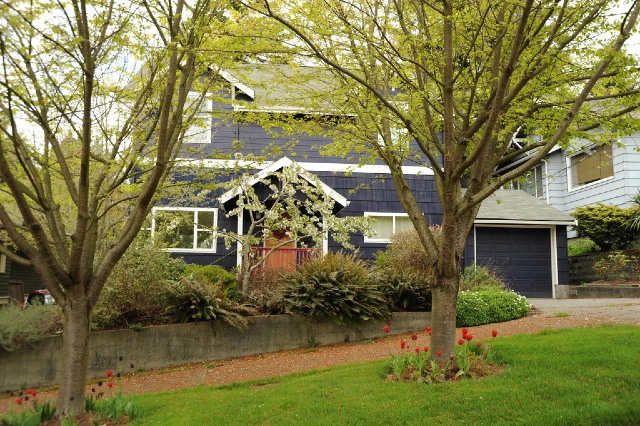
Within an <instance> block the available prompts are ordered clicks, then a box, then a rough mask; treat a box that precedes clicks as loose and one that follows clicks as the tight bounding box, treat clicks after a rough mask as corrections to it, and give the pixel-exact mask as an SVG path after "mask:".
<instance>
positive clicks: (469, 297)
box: [456, 290, 531, 327]
mask: <svg viewBox="0 0 640 426" xmlns="http://www.w3.org/2000/svg"><path fill="white" fill-rule="evenodd" d="M530 309H531V306H530V305H529V302H528V301H527V299H526V298H525V297H524V296H520V295H519V294H517V293H514V292H512V291H508V290H481V291H462V292H460V293H458V305H457V312H456V325H457V326H458V327H473V326H477V325H483V324H489V323H494V322H503V321H509V320H512V319H516V318H520V317H523V316H525V315H526V314H527V313H529V310H530Z"/></svg>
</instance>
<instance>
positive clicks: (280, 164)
mask: <svg viewBox="0 0 640 426" xmlns="http://www.w3.org/2000/svg"><path fill="white" fill-rule="evenodd" d="M288 167H293V168H294V170H295V171H296V172H297V173H298V176H300V177H301V178H303V179H304V180H306V181H307V182H309V183H310V184H311V185H313V186H315V187H317V188H320V189H321V190H322V192H324V193H325V194H326V195H327V196H329V197H331V198H332V199H333V200H334V201H335V202H336V203H338V204H340V205H341V206H342V207H343V208H344V207H346V206H348V205H349V201H347V199H346V198H345V197H343V196H342V195H340V194H339V193H338V192H336V190H334V189H333V188H331V187H330V186H329V185H327V184H325V183H324V182H322V181H321V180H320V179H318V178H317V177H316V176H314V175H312V174H311V173H309V172H307V171H306V170H305V169H303V168H302V167H301V166H299V165H298V164H297V163H296V162H295V161H293V160H291V159H290V158H289V157H282V158H281V159H279V160H278V161H274V162H273V163H271V164H270V165H269V166H267V167H265V168H264V169H262V170H260V171H259V172H258V173H256V174H255V175H253V177H251V179H249V180H248V181H247V183H248V184H249V185H250V186H253V185H255V184H256V183H258V182H259V181H260V180H262V179H264V178H266V177H268V176H269V175H270V174H272V173H275V172H277V171H278V170H282V169H284V168H288ZM241 191H242V188H234V189H230V190H229V191H227V192H225V193H224V194H222V195H221V196H220V197H219V198H218V200H219V201H220V204H222V205H224V204H225V203H226V202H228V201H230V200H231V199H233V198H235V197H237V196H238V195H240V192H241Z"/></svg>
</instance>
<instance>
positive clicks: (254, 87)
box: [221, 64, 337, 112]
mask: <svg viewBox="0 0 640 426" xmlns="http://www.w3.org/2000/svg"><path fill="white" fill-rule="evenodd" d="M221 75H222V76H223V77H224V78H226V79H227V80H230V81H231V82H234V83H235V82H237V83H240V84H237V85H236V86H237V87H238V88H240V89H241V90H245V89H249V90H245V92H247V91H248V92H249V93H246V94H247V95H249V96H250V97H252V98H253V100H252V101H248V102H243V103H237V104H236V107H237V108H238V109H248V110H268V111H280V112H288V111H307V112H327V111H334V110H335V105H332V104H331V103H330V100H331V98H332V97H331V95H330V93H331V91H332V90H335V88H336V87H337V85H336V81H335V79H334V77H333V76H332V75H331V74H330V73H329V72H328V71H326V70H325V69H323V68H320V67H309V66H294V65H282V64H235V65H233V67H232V68H228V69H225V70H224V71H223V72H221Z"/></svg>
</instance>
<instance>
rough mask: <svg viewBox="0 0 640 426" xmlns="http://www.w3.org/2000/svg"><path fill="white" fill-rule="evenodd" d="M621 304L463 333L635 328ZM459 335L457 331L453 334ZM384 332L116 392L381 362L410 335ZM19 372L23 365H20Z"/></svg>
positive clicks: (6, 399)
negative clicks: (371, 337)
mask: <svg viewBox="0 0 640 426" xmlns="http://www.w3.org/2000/svg"><path fill="white" fill-rule="evenodd" d="M627 306H629V309H628V311H629V310H630V311H631V313H629V312H625V311H624V307H622V308H621V305H616V306H613V305H612V306H610V307H606V306H603V307H600V308H598V309H590V310H589V313H588V315H587V314H586V313H585V312H584V311H583V310H582V309H573V310H572V309H565V310H563V311H562V312H559V311H558V310H555V311H554V310H552V309H546V310H544V311H540V310H535V309H534V310H532V312H531V313H530V314H529V315H527V316H526V317H523V318H520V319H517V320H513V321H508V322H504V323H498V324H488V325H483V326H478V327H469V333H471V334H473V336H474V339H473V340H474V341H478V340H483V341H484V340H490V339H491V338H492V337H491V330H494V329H495V330H497V331H498V338H500V337H504V336H509V335H512V334H518V333H536V332H539V331H541V330H543V329H557V328H575V327H589V326H596V325H600V324H632V325H640V315H638V314H637V312H638V311H639V309H638V308H639V307H640V300H638V299H629V303H628V304H627ZM608 308H610V309H608ZM459 333H461V332H460V331H459ZM390 334H391V335H389V336H385V337H381V338H377V339H375V340H373V341H359V342H350V343H340V344H335V345H327V346H318V347H314V348H300V349H293V350H286V351H280V352H274V353H264V354H258V355H251V356H245V357H240V358H229V359H223V360H215V361H208V362H195V363H191V364H185V365H180V366H175V367H171V368H163V369H158V370H151V371H145V372H142V373H135V374H127V375H124V376H123V377H122V378H121V379H119V383H118V388H120V389H121V390H122V392H123V393H125V394H128V393H131V392H135V393H137V394H140V393H152V392H165V391H171V390H176V389H183V388H189V387H194V386H198V385H201V384H204V385H221V384H225V383H231V382H239V381H246V380H253V379H261V378H268V377H275V376H283V375H287V374H291V373H296V372H300V371H306V370H311V369H316V368H325V367H329V366H333V365H338V364H344V363H350V362H359V361H369V360H376V359H384V358H387V357H389V351H390V350H393V351H394V352H397V351H398V350H399V344H398V342H399V341H400V339H401V338H406V337H408V336H410V335H411V333H404V334H396V335H393V324H391V333H390ZM417 334H418V343H419V344H420V345H428V344H429V336H428V335H427V332H426V331H425V330H421V331H418V332H417ZM25 368H27V367H26V366H25ZM92 387H93V388H95V387H96V384H95V383H94V384H91V385H89V386H88V387H87V391H88V392H91V388H92ZM115 387H116V386H114V388H115ZM56 396H57V390H56V389H55V388H52V387H48V388H46V387H45V388H40V389H38V401H39V402H41V403H42V402H44V401H46V400H55V398H56ZM26 408H27V404H23V405H21V406H17V405H16V404H15V397H11V396H10V395H9V393H3V394H0V416H2V415H5V414H8V413H9V412H10V411H13V412H16V411H20V410H24V409H26Z"/></svg>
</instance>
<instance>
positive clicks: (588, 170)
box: [567, 145, 613, 190]
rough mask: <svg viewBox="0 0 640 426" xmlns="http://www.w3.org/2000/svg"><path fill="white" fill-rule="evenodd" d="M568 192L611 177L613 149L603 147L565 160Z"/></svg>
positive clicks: (609, 146) (606, 146)
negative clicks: (567, 168)
mask: <svg viewBox="0 0 640 426" xmlns="http://www.w3.org/2000/svg"><path fill="white" fill-rule="evenodd" d="M567 163H568V164H567V165H568V167H569V173H568V176H569V190H571V189H576V188H580V187H581V186H585V185H589V184H592V183H595V182H598V181H600V180H603V179H607V178H610V177H612V176H613V148H612V147H611V145H604V146H599V147H595V148H592V149H590V150H589V151H587V152H582V153H580V154H576V155H574V156H571V157H569V158H568V159H567Z"/></svg>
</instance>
